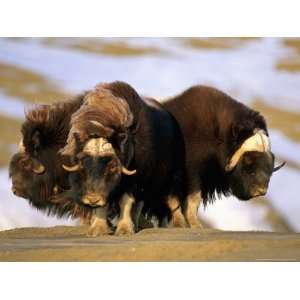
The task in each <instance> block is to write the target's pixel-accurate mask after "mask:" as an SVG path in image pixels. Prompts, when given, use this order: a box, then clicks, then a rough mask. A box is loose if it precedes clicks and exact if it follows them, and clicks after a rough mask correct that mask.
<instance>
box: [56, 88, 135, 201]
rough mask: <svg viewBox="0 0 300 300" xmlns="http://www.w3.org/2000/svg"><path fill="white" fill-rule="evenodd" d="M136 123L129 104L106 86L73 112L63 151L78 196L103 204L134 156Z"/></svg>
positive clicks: (81, 198) (90, 94)
mask: <svg viewBox="0 0 300 300" xmlns="http://www.w3.org/2000/svg"><path fill="white" fill-rule="evenodd" d="M134 128H136V125H135V123H134V120H133V114H132V112H131V110H130V108H129V105H128V104H127V102H126V101H125V100H124V99H123V98H118V97H115V96H114V95H113V94H112V93H111V92H110V91H109V90H108V89H106V88H99V89H98V88H97V89H95V90H93V91H91V92H89V93H88V94H87V95H86V97H85V103H84V105H82V107H81V108H80V109H79V110H78V111H77V112H76V113H74V114H73V115H72V119H71V130H70V133H69V137H68V140H67V143H66V145H65V147H64V148H63V149H62V150H61V151H60V153H61V155H62V157H63V159H64V161H65V163H64V165H63V168H64V169H65V170H66V171H68V172H69V173H70V176H69V180H70V186H71V194H72V197H73V198H74V199H76V200H77V201H79V202H83V203H84V204H86V205H91V206H103V205H105V204H106V201H107V198H108V197H109V195H110V194H111V193H112V191H114V190H115V188H116V187H117V185H118V183H119V182H120V180H121V177H122V174H126V175H133V174H134V173H135V171H129V170H128V169H127V167H128V166H129V165H130V163H131V162H132V159H133V156H134V142H133V141H134V138H133V136H134V130H135V129H134Z"/></svg>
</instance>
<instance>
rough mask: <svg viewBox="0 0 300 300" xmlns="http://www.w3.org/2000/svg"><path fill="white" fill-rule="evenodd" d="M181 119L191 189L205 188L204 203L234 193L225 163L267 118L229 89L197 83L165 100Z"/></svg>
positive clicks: (172, 112)
mask: <svg viewBox="0 0 300 300" xmlns="http://www.w3.org/2000/svg"><path fill="white" fill-rule="evenodd" d="M163 107H164V108H165V109H166V110H168V111H169V112H170V113H171V114H172V115H173V116H174V117H175V119H176V120H177V121H178V124H179V126H180V128H181V131H182V134H183V136H184V140H185V151H186V169H187V184H188V192H189V193H190V194H191V193H193V192H197V191H199V190H201V193H202V198H203V202H204V204H206V203H207V202H212V201H213V200H214V199H215V198H216V197H220V196H221V195H226V196H227V195H230V194H231V190H230V186H229V177H228V176H229V175H228V174H227V173H226V172H225V166H226V164H227V163H228V160H229V159H230V157H231V156H232V155H233V153H234V152H235V151H236V150H237V149H238V148H239V147H240V145H241V144H242V143H243V142H244V141H245V139H247V138H248V137H250V136H251V135H252V134H253V130H254V129H255V128H260V129H263V130H264V131H265V132H267V126H266V122H265V120H264V118H263V117H262V116H261V115H260V114H259V113H258V112H257V111H254V110H252V109H250V108H249V107H247V106H245V105H243V104H242V103H240V102H238V101H236V100H234V99H232V98H231V97H230V96H228V95H226V94H225V93H223V92H221V91H219V90H217V89H214V88H211V87H206V86H194V87H191V88H189V89H188V90H186V91H184V92H183V93H182V94H180V95H178V96H175V97H173V98H170V99H168V100H167V101H166V102H164V103H163Z"/></svg>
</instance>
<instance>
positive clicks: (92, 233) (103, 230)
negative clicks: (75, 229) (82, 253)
mask: <svg viewBox="0 0 300 300" xmlns="http://www.w3.org/2000/svg"><path fill="white" fill-rule="evenodd" d="M110 233H111V231H110V228H109V227H108V225H107V223H106V222H105V223H104V222H94V223H93V224H92V225H91V226H90V227H89V229H88V232H87V236H88V237H96V236H99V235H107V234H110Z"/></svg>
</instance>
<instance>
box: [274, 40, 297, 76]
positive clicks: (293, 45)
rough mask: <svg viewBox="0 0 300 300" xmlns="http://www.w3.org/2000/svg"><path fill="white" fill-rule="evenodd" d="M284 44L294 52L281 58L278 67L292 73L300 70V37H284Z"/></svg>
mask: <svg viewBox="0 0 300 300" xmlns="http://www.w3.org/2000/svg"><path fill="white" fill-rule="evenodd" d="M283 44H284V45H285V46H286V47H288V48H290V49H293V50H294V54H292V55H289V56H287V57H284V58H282V59H280V60H279V61H278V62H277V63H276V69H277V70H280V71H287V72H291V73H295V72H300V38H286V39H283Z"/></svg>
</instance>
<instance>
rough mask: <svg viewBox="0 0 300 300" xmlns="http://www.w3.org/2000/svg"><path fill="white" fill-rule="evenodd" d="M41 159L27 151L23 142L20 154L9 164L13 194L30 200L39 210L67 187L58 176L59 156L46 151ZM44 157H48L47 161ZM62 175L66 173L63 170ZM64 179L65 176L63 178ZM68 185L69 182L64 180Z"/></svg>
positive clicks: (20, 145)
mask: <svg viewBox="0 0 300 300" xmlns="http://www.w3.org/2000/svg"><path fill="white" fill-rule="evenodd" d="M42 154H43V155H42V156H41V157H34V156H32V155H30V154H29V153H27V152H26V151H25V147H24V145H23V142H22V141H21V142H20V144H19V152H17V153H16V154H14V155H13V157H12V158H11V160H10V164H9V175H10V178H11V180H12V192H13V193H14V194H15V195H16V196H19V197H22V198H25V199H28V200H30V202H31V203H32V204H33V205H34V206H35V207H37V208H44V207H46V206H47V205H48V203H49V202H48V201H49V198H50V197H51V196H53V195H54V194H56V193H59V192H60V191H61V187H62V186H64V187H65V188H66V186H65V185H64V184H62V183H61V182H60V180H59V179H58V176H57V173H58V172H57V167H58V168H61V164H57V154H56V152H55V151H50V150H49V151H46V152H45V153H42ZM43 157H47V161H45V162H41V161H43V160H45V159H44V158H43ZM62 173H65V171H64V170H62ZM61 178H63V176H61ZM63 181H64V182H65V184H66V185H67V184H68V181H67V180H63Z"/></svg>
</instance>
